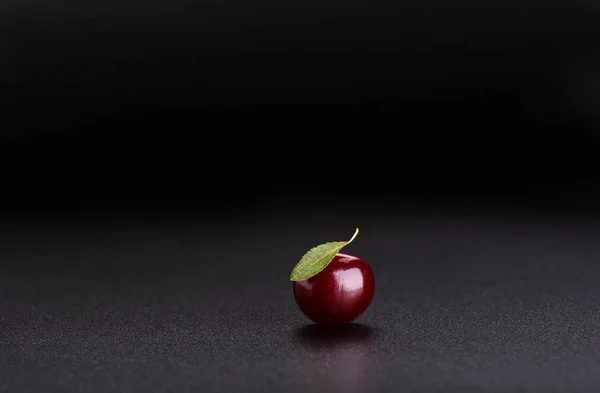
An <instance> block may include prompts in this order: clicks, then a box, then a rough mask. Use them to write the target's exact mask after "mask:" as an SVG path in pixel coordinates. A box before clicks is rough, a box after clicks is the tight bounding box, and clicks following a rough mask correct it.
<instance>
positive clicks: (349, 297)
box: [293, 253, 375, 325]
mask: <svg viewBox="0 0 600 393" xmlns="http://www.w3.org/2000/svg"><path fill="white" fill-rule="evenodd" d="M293 285H294V297H295V298H296V303H298V306H299V307H300V310H302V312H303V313H304V315H306V316H307V317H308V318H310V319H311V320H312V321H313V322H316V323H319V324H325V325H341V324H346V323H349V322H352V321H353V320H355V319H356V318H358V317H359V316H360V315H361V314H362V313H363V312H364V311H365V310H366V309H367V307H368V306H369V304H370V303H371V300H372V299H373V294H374V293H375V277H374V276H373V271H372V270H371V267H370V266H369V265H368V264H367V263H366V262H365V261H364V260H362V259H361V258H358V257H355V256H352V255H348V254H341V253H338V254H336V255H335V257H334V258H333V260H332V261H331V262H330V263H329V265H327V267H326V268H325V269H323V270H322V271H321V272H319V273H318V274H317V275H315V276H313V277H311V278H309V279H307V280H304V281H294V282H293Z"/></svg>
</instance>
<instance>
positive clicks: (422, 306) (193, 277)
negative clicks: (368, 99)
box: [0, 201, 600, 393]
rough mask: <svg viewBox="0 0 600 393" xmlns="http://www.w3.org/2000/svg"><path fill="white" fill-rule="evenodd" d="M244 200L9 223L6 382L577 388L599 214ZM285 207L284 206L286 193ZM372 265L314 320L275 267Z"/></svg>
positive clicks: (61, 387)
mask: <svg viewBox="0 0 600 393" xmlns="http://www.w3.org/2000/svg"><path fill="white" fill-rule="evenodd" d="M276 206H277V205H276V204H272V205H271V207H270V208H269V207H268V206H267V207H264V208H262V209H258V208H257V209H255V210H247V211H246V212H245V213H242V212H241V211H238V212H237V213H238V214H237V215H235V216H233V217H232V216H229V217H219V216H218V215H207V214H195V215H187V216H184V215H175V216H173V215H172V216H167V215H162V216H161V215H156V214H155V215H149V214H146V215H145V216H143V217H142V218H140V217H137V218H127V216H126V215H124V214H121V216H120V218H118V219H117V218H115V217H112V218H107V217H105V218H104V219H102V220H101V219H98V218H96V220H91V219H88V220H85V221H84V220H79V221H68V220H63V221H57V220H49V221H43V220H39V219H38V220H37V221H23V220H21V221H5V223H4V224H3V225H2V229H1V232H0V234H1V235H0V258H1V260H2V271H1V273H2V274H0V299H2V301H1V302H0V318H1V319H0V321H1V326H2V335H1V337H0V348H1V350H0V369H2V378H1V379H0V389H1V390H2V391H6V392H42V391H43V392H59V391H60V392H141V391H144V392H184V391H202V392H259V391H267V392H282V391H286V392H305V391H307V390H311V391H321V392H329V391H356V392H366V391H369V392H413V391H423V392H433V391H436V392H458V391H460V392H480V391H481V392H498V393H500V392H503V393H504V392H565V391H568V392H590V391H594V390H597V389H598V388H599V387H600V379H599V377H598V367H599V366H600V362H599V361H598V359H599V356H600V354H599V353H598V348H599V345H598V344H599V342H598V340H599V337H600V336H599V333H600V332H599V327H598V326H599V323H600V309H599V306H598V305H599V304H600V289H599V286H598V276H599V275H600V265H599V264H598V258H599V257H600V242H599V241H598V239H599V237H598V235H600V227H599V226H598V225H597V223H596V221H594V220H590V219H584V218H582V217H579V218H577V217H575V216H570V217H567V216H562V217H557V216H556V217H553V216H551V215H549V214H544V215H542V216H535V215H529V216H523V215H518V214H514V212H513V213H509V212H502V211H500V210H496V211H493V210H488V211H485V210H471V211H458V210H441V209H431V208H429V209H423V208H417V207H416V206H412V207H411V206H405V207H400V206H399V205H397V206H396V207H393V206H391V207H387V206H383V205H381V204H380V205H371V206H369V205H367V204H361V205H346V206H345V207H344V206H337V207H335V206H334V205H331V206H329V209H328V210H323V209H322V208H321V207H323V206H321V207H319V206H317V205H314V204H313V205H309V204H302V203H301V201H297V204H296V205H295V206H283V205H281V204H280V206H279V208H277V207H276ZM282 206H283V207H282ZM355 226H359V227H360V228H361V234H360V235H359V238H358V239H357V240H356V241H355V243H353V244H352V245H351V246H349V248H348V249H347V250H346V251H347V252H349V253H352V254H355V255H359V256H361V257H363V258H364V259H365V260H367V261H368V262H369V263H370V264H371V266H372V268H373V269H374V272H375V275H376V279H377V287H376V295H375V298H374V300H373V303H372V304H371V307H370V308H369V309H368V310H367V312H366V313H365V314H364V315H363V316H361V317H360V318H359V319H358V320H357V321H356V324H354V325H352V326H348V327H346V328H342V329H337V330H325V329H319V328H318V327H316V326H314V325H312V324H311V323H310V322H309V321H308V320H307V319H306V318H305V317H304V316H303V315H302V314H301V313H300V311H299V310H298V308H297V307H296V305H295V303H294V299H293V297H292V291H291V284H290V282H289V281H288V275H289V272H290V271H291V268H292V267H293V265H294V264H295V263H296V261H297V260H298V258H299V257H300V256H301V255H302V253H303V252H304V251H305V250H306V249H307V247H310V246H312V245H315V244H318V243H321V242H323V241H329V240H336V239H344V238H346V237H347V236H348V235H351V233H352V231H353V230H354V227H355Z"/></svg>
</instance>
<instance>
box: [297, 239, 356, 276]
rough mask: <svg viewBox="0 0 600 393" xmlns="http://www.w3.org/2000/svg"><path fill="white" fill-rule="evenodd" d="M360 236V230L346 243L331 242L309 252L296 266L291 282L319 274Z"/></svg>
mask: <svg viewBox="0 0 600 393" xmlns="http://www.w3.org/2000/svg"><path fill="white" fill-rule="evenodd" d="M357 235H358V228H356V231H355V232H354V235H353V236H352V238H351V239H350V240H348V241H345V242H329V243H324V244H321V245H318V246H316V247H313V248H311V249H310V250H308V252H307V253H306V254H304V256H303V257H302V258H301V259H300V262H298V264H296V266H295V267H294V269H293V270H292V273H291V274H290V280H291V281H304V280H308V279H309V278H311V277H313V276H315V275H317V274H319V273H320V272H321V271H323V269H325V268H326V267H327V265H329V263H331V261H332V260H333V258H334V257H335V255H336V254H337V253H338V252H340V250H341V249H342V248H344V247H346V246H347V245H348V244H350V243H352V241H353V240H354V239H355V238H356V236H357Z"/></svg>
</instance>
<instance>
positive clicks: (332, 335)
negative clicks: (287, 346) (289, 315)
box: [295, 323, 376, 392]
mask: <svg viewBox="0 0 600 393" xmlns="http://www.w3.org/2000/svg"><path fill="white" fill-rule="evenodd" d="M374 337H375V330H374V329H373V328H371V327H370V326H367V325H363V324H359V323H350V324H347V325H332V326H328V325H318V324H310V325H306V326H303V327H301V328H299V329H298V330H296V332H295V341H296V343H297V344H298V349H299V350H300V349H301V351H299V352H298V355H299V356H301V357H302V358H306V360H307V363H308V367H311V368H312V367H314V368H315V369H314V370H315V372H319V373H322V374H321V375H322V376H323V378H324V381H323V383H324V384H326V385H332V387H334V388H335V390H340V391H345V392H354V391H356V392H360V391H362V389H361V386H365V385H368V382H367V380H368V378H369V377H370V375H371V373H370V372H369V370H368V367H370V366H371V365H372V364H374V363H376V362H374V359H373V356H374V351H372V341H373V339H374Z"/></svg>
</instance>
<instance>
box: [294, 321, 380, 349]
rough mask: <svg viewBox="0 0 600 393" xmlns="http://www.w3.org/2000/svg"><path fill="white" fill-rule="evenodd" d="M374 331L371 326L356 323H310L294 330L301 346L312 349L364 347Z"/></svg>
mask: <svg viewBox="0 0 600 393" xmlns="http://www.w3.org/2000/svg"><path fill="white" fill-rule="evenodd" d="M374 333H375V331H374V329H373V328H372V327H370V326H367V325H361V324H358V323H350V324H347V325H340V326H327V325H317V324H310V325H306V326H303V327H301V328H299V329H298V330H296V340H297V341H298V342H299V343H300V344H301V345H302V346H303V347H307V348H313V349H318V348H322V349H333V348H349V347H354V348H356V349H359V348H363V349H366V348H367V347H368V346H369V342H370V341H371V339H372V338H373V336H374Z"/></svg>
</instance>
